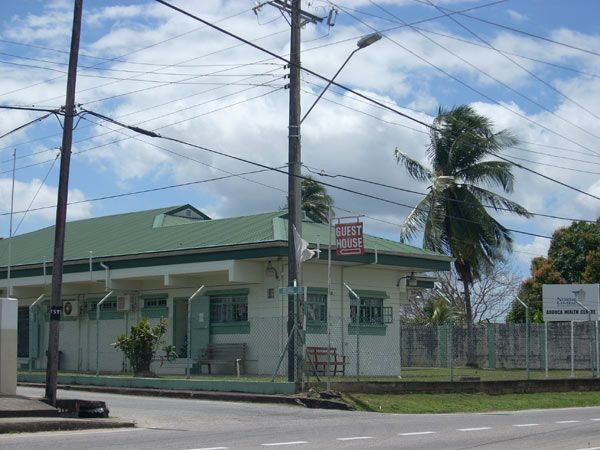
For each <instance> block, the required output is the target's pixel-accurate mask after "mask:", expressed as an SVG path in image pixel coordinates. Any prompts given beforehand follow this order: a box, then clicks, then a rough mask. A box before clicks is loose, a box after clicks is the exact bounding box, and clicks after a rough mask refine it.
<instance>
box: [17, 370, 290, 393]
mask: <svg viewBox="0 0 600 450" xmlns="http://www.w3.org/2000/svg"><path fill="white" fill-rule="evenodd" d="M18 380H19V381H20V382H27V383H45V381H46V375H45V374H39V373H33V374H29V373H20V374H19V375H18ZM58 384H69V385H87V386H107V387H123V388H151V389H173V390H189V391H217V392H246V393H251V394H293V393H294V383H285V382H275V383H270V382H260V381H229V380H185V379H184V380H178V379H168V378H133V377H109V376H99V377H95V376H90V375H59V376H58Z"/></svg>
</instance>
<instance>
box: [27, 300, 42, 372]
mask: <svg viewBox="0 0 600 450" xmlns="http://www.w3.org/2000/svg"><path fill="white" fill-rule="evenodd" d="M45 296H46V294H42V295H40V296H39V297H38V298H37V300H36V301H35V302H33V303H32V304H31V305H29V373H31V372H32V370H33V357H32V356H31V353H32V348H31V341H32V340H33V339H31V325H33V324H34V320H33V308H35V306H36V305H37V304H38V303H39V302H41V301H42V299H43V298H44V297H45Z"/></svg>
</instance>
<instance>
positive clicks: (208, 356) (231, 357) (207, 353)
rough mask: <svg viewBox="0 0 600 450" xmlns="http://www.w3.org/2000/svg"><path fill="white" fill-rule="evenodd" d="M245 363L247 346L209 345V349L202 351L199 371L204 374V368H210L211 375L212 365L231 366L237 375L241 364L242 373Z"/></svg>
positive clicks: (199, 359)
mask: <svg viewBox="0 0 600 450" xmlns="http://www.w3.org/2000/svg"><path fill="white" fill-rule="evenodd" d="M245 362H246V344H208V347H206V348H205V349H203V350H201V351H200V356H199V358H198V369H199V371H200V373H202V366H208V374H209V375H210V374H211V366H212V365H231V367H233V372H234V373H235V372H237V364H239V367H240V373H242V372H243V370H244V363H245Z"/></svg>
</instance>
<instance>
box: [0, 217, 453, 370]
mask: <svg viewBox="0 0 600 450" xmlns="http://www.w3.org/2000/svg"><path fill="white" fill-rule="evenodd" d="M286 213H287V212H286V211H276V212H268V213H264V214H255V215H249V216H242V217H231V218H224V219H214V220H213V219H210V218H209V217H208V216H206V215H205V214H203V213H202V212H201V211H199V210H197V209H196V208H194V207H193V206H191V205H181V206H175V207H167V208H158V209H153V210H147V211H137V212H130V213H126V214H117V215H112V216H106V217H97V218H92V219H85V220H78V221H72V222H69V223H68V224H67V228H66V242H65V264H64V279H63V287H62V296H63V317H62V320H61V323H60V352H61V355H60V369H61V370H69V371H82V372H85V371H95V370H96V361H97V358H98V362H99V365H98V369H99V370H100V371H102V372H120V371H125V370H127V369H128V367H127V361H125V359H124V358H123V355H122V354H121V353H120V352H118V351H116V350H115V349H114V348H113V347H112V346H111V344H112V343H113V342H114V341H115V339H116V337H117V336H118V335H121V334H124V333H127V332H128V330H129V328H130V326H131V325H132V324H134V323H137V321H139V320H140V319H141V318H144V317H148V318H151V319H153V320H158V319H159V318H160V317H165V318H167V320H168V331H167V334H166V336H165V341H166V343H167V344H172V345H174V346H175V348H176V350H177V352H178V353H179V354H180V355H182V356H185V355H186V353H187V346H188V342H187V336H188V309H187V301H188V298H189V297H190V296H191V295H192V294H193V293H194V292H195V291H196V290H197V289H198V288H199V287H200V286H204V288H203V290H202V291H201V292H200V294H199V295H198V296H197V297H196V298H195V299H194V300H193V301H192V303H191V317H189V322H190V323H191V329H190V334H191V338H190V341H191V342H190V344H191V353H192V355H194V357H196V355H198V353H199V352H200V350H201V349H203V348H205V347H206V346H207V345H208V344H209V343H217V344H218V343H244V344H246V348H247V354H246V361H245V371H246V372H247V373H248V374H272V373H274V371H275V369H276V368H277V364H278V362H279V361H280V360H281V359H282V358H281V355H282V354H283V353H284V352H285V349H286V342H287V331H286V326H287V302H288V297H287V295H282V294H280V293H279V290H278V288H280V287H285V286H287V285H288V280H287V279H286V278H287V252H288V242H287V219H286ZM329 236H330V230H329V226H328V225H327V224H321V223H314V222H311V221H309V220H308V219H307V220H305V221H303V224H302V237H303V238H304V239H305V240H307V241H308V242H309V243H310V245H311V248H315V247H320V249H321V250H322V251H321V252H320V254H319V256H318V257H316V258H314V259H311V260H309V261H307V262H305V263H304V264H303V280H302V285H303V286H306V287H307V292H308V295H307V298H306V305H305V306H306V330H305V331H306V345H307V346H325V345H328V343H330V345H331V346H332V347H335V348H336V350H337V353H338V354H340V355H344V356H345V358H346V362H347V369H348V370H350V371H352V370H354V369H353V367H355V366H356V353H357V351H356V350H357V347H356V345H357V342H358V339H356V337H357V334H358V335H359V336H358V337H360V344H359V346H360V371H361V373H364V374H397V373H398V370H399V365H400V359H399V358H400V356H399V352H400V348H399V336H398V335H399V323H398V322H399V320H398V319H399V308H400V305H401V304H402V303H403V302H406V301H407V286H408V285H409V284H410V285H417V284H418V285H419V286H421V287H427V286H428V283H429V284H430V283H431V282H430V281H427V279H426V278H420V277H419V275H420V274H423V273H425V272H435V271H446V270H449V268H450V261H451V258H449V257H447V256H444V255H440V254H436V253H433V252H429V251H426V250H423V249H420V248H416V247H412V246H409V245H406V244H402V243H398V242H393V241H391V240H387V239H382V238H378V237H375V236H370V235H365V236H364V246H365V252H364V254H363V255H354V256H337V255H336V254H335V251H332V266H331V267H332V268H331V279H332V282H331V290H330V292H329V296H328V289H327V286H328V281H327V280H328V275H327V272H328V271H327V267H328V264H327V253H328V252H327V249H328V244H329V242H328V239H329ZM334 239H335V238H334ZM53 241H54V227H48V228H44V229H41V230H38V231H34V232H31V233H26V234H22V235H19V236H15V237H13V238H12V252H11V253H12V258H11V270H10V279H8V277H7V275H8V270H7V269H8V251H7V250H8V240H6V239H5V240H2V241H0V297H2V296H12V297H14V298H17V299H18V301H19V309H18V317H19V318H18V341H19V348H18V352H19V357H20V358H21V359H20V362H21V363H22V366H23V367H26V366H27V364H31V365H32V368H33V369H44V368H45V367H46V348H47V340H48V320H49V302H50V284H51V278H52V277H51V273H52V264H51V263H52V255H53ZM332 246H335V241H333V242H332ZM415 275H416V276H415ZM409 280H410V282H409ZM345 284H347V285H348V286H350V287H351V289H352V290H353V291H355V292H356V294H358V296H359V297H360V308H359V311H360V314H358V315H359V316H360V319H359V320H358V321H357V313H356V312H357V303H358V300H357V299H356V298H355V297H353V296H352V295H350V293H349V291H348V289H347V288H346V287H345ZM8 290H10V291H11V292H10V293H9V292H8ZM111 291H112V292H113V294H112V295H111V296H110V297H109V298H107V299H106V300H105V301H104V302H103V303H102V305H101V310H100V317H97V315H96V305H97V303H98V302H99V301H100V299H103V298H104V297H105V296H106V295H107V294H108V293H109V292H111ZM9 294H10V295H9ZM357 331H359V333H357ZM97 335H98V336H99V339H98V340H97V339H96V336H97ZM286 361H287V358H283V366H282V367H281V368H280V372H281V373H284V372H285V370H286V368H285V364H286ZM180 362H181V361H180ZM180 367H181V366H178V365H177V364H174V365H166V366H164V367H162V368H161V370H164V371H168V370H173V371H176V370H180V369H178V368H180Z"/></svg>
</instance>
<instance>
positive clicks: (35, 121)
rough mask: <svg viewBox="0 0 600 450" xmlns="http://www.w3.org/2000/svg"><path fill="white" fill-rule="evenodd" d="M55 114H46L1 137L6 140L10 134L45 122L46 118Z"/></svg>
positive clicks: (0, 137)
mask: <svg viewBox="0 0 600 450" xmlns="http://www.w3.org/2000/svg"><path fill="white" fill-rule="evenodd" d="M53 114H54V113H48V114H46V115H45V116H42V117H38V118H37V119H33V120H31V121H29V122H27V123H25V124H23V125H20V126H18V127H17V128H13V129H12V130H10V131H8V132H6V133H4V134H3V135H2V136H0V139H2V138H4V137H6V136H8V135H10V134H12V133H15V132H17V131H19V130H22V129H23V128H26V127H28V126H29V125H33V124H34V123H37V122H41V121H42V120H44V119H46V118H48V117H50V116H51V115H53Z"/></svg>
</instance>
